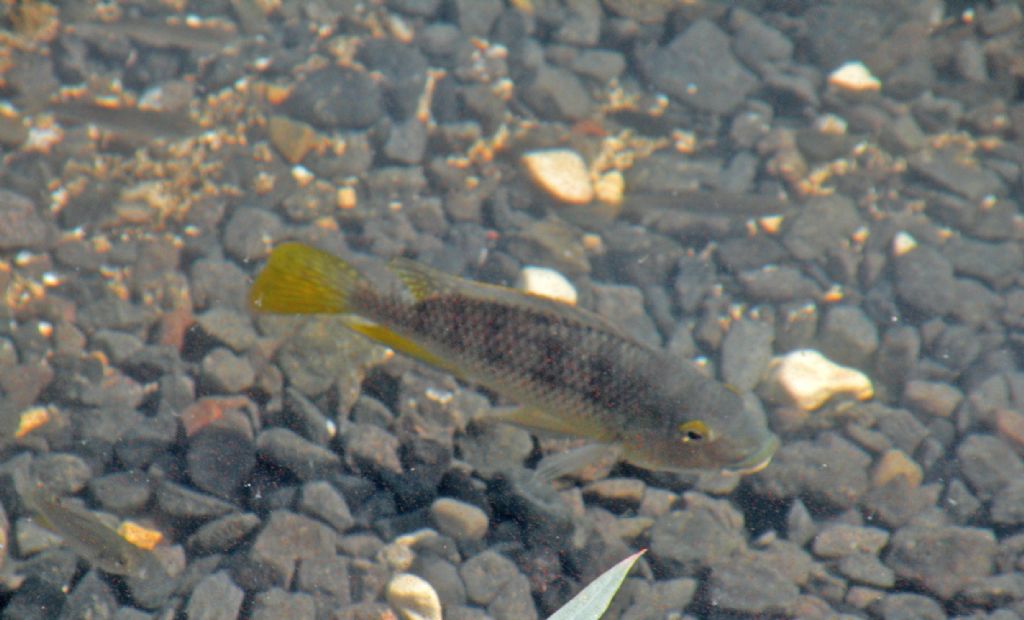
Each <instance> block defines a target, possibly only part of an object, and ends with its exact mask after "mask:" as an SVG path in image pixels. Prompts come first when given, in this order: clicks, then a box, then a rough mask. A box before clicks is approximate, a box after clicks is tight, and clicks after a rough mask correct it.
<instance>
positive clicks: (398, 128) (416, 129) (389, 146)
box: [384, 117, 427, 164]
mask: <svg viewBox="0 0 1024 620" xmlns="http://www.w3.org/2000/svg"><path fill="white" fill-rule="evenodd" d="M426 149H427V127H426V125H424V124H423V123H421V122H420V121H419V120H418V119H417V118H415V117H412V118H408V119H406V120H404V121H402V122H401V123H396V124H394V125H392V126H391V131H389V132H388V139H387V141H386V142H385V143H384V155H385V156H386V157H387V158H388V159H390V160H392V161H395V162H398V163H401V164H418V163H420V162H421V161H423V154H424V152H425V151H426Z"/></svg>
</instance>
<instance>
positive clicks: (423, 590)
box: [385, 573, 441, 620]
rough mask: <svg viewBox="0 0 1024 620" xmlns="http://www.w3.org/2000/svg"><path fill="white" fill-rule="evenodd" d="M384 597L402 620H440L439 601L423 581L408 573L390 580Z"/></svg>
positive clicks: (432, 590)
mask: <svg viewBox="0 0 1024 620" xmlns="http://www.w3.org/2000/svg"><path fill="white" fill-rule="evenodd" d="M385 597H386V598H387V601H388V604H389V605H391V607H392V608H394V609H396V610H398V614H399V615H400V616H401V617H402V620H441V599H439V598H438V596H437V592H436V591H435V590H434V588H433V586H431V585H430V583H428V582H427V581H426V580H425V579H423V578H422V577H419V576H417V575H413V574H410V573H399V574H397V575H395V576H394V577H392V578H391V581H389V582H388V585H387V589H386V591H385Z"/></svg>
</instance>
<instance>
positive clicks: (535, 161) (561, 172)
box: [523, 149, 594, 205]
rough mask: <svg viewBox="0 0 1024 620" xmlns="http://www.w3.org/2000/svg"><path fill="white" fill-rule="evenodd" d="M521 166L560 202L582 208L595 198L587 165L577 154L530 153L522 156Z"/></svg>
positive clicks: (562, 150)
mask: <svg viewBox="0 0 1024 620" xmlns="http://www.w3.org/2000/svg"><path fill="white" fill-rule="evenodd" d="M523 166H524V167H525V168H526V172H527V173H528V174H529V175H530V179H532V180H533V182H534V183H535V184H536V185H537V186H538V187H539V188H541V189H542V190H544V191H545V192H547V193H548V194H550V195H551V196H552V197H553V198H555V199H557V200H560V201H561V202H565V203H568V204H578V205H581V204H588V203H589V202H591V201H592V200H593V199H594V186H593V184H592V183H591V181H590V174H589V173H588V172H587V165H586V163H585V162H584V161H583V158H582V157H580V155H579V153H577V152H576V151H570V150H569V149H548V150H543V151H532V152H530V153H526V154H525V155H523Z"/></svg>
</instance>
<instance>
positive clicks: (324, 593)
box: [295, 555, 353, 607]
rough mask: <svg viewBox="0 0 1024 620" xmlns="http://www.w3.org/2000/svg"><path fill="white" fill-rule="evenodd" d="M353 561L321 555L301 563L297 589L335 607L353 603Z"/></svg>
mask: <svg viewBox="0 0 1024 620" xmlns="http://www.w3.org/2000/svg"><path fill="white" fill-rule="evenodd" d="M350 565H351V561H350V560H349V558H347V557H345V556H343V555H319V556H317V557H313V558H309V559H306V560H303V561H302V562H301V563H299V573H298V575H297V576H296V580H295V587H296V589H298V590H300V591H302V592H308V593H309V594H312V595H313V596H314V597H316V598H317V600H323V599H325V598H326V599H329V600H330V604H331V605H333V606H335V607H341V606H342V605H348V604H349V603H351V602H352V585H353V584H352V581H351V576H350V574H349V567H350Z"/></svg>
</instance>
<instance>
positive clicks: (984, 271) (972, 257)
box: [942, 236, 1024, 290]
mask: <svg viewBox="0 0 1024 620" xmlns="http://www.w3.org/2000/svg"><path fill="white" fill-rule="evenodd" d="M942 254H943V256H945V257H946V258H948V259H949V261H950V263H952V265H953V270H954V271H955V272H956V273H957V274H959V275H963V276H969V277H972V278H977V279H979V280H982V281H983V282H985V283H986V284H988V285H989V286H990V287H992V288H994V289H997V290H998V289H1003V288H1006V286H1007V285H1009V284H1010V283H1011V282H1012V281H1013V280H1014V278H1015V277H1016V276H1017V274H1018V273H1020V270H1021V267H1024V251H1022V250H1021V248H1020V246H1019V245H1018V244H1016V243H1013V242H1007V243H991V242H988V241H978V240H975V239H969V238H967V237H962V236H956V237H953V238H952V239H950V240H949V241H948V242H947V243H946V244H945V245H944V246H942Z"/></svg>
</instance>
